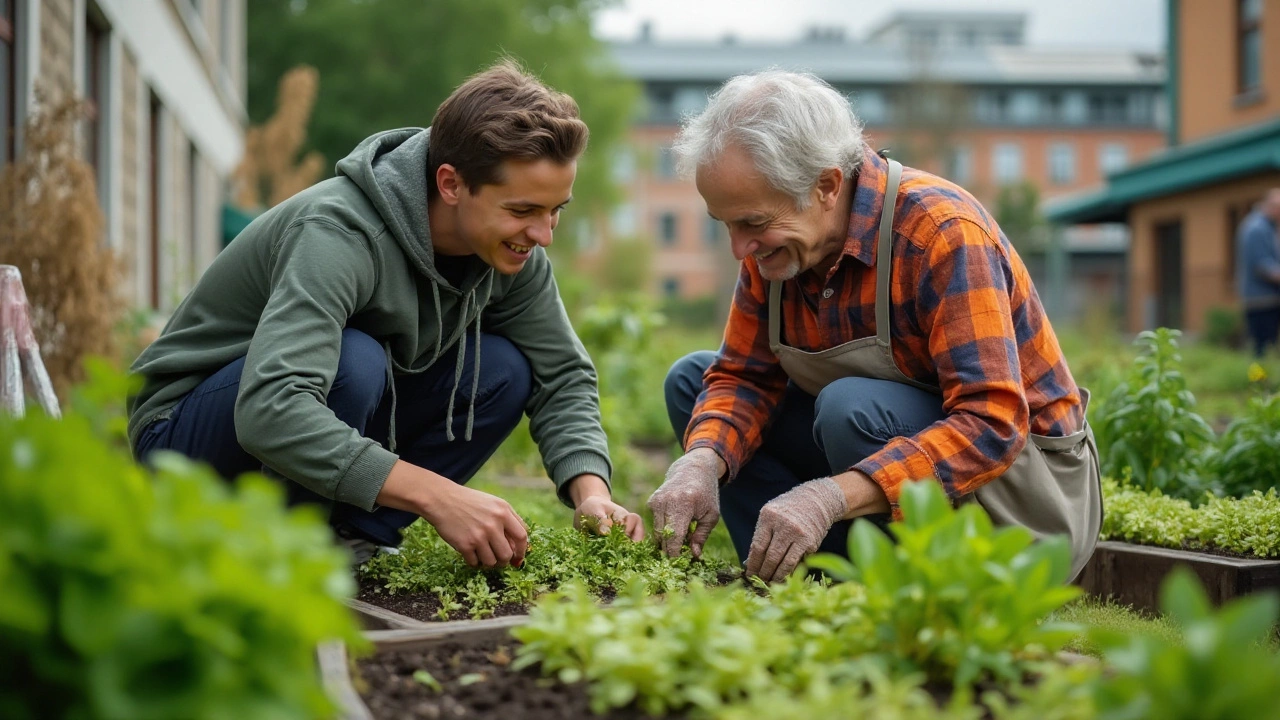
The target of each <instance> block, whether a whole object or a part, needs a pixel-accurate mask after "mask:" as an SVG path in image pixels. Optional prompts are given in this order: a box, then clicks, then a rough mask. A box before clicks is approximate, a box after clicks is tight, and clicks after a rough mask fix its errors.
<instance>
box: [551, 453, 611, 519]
mask: <svg viewBox="0 0 1280 720" xmlns="http://www.w3.org/2000/svg"><path fill="white" fill-rule="evenodd" d="M584 473H591V474H592V475H599V476H600V477H602V478H604V484H605V485H608V486H609V492H610V493H612V492H613V483H612V482H611V476H612V475H613V467H612V466H611V465H610V464H609V458H607V457H605V456H603V455H600V454H599V453H595V452H591V451H588V450H583V451H579V452H575V453H572V454H570V455H566V456H565V457H563V458H561V459H560V461H559V462H557V463H556V464H555V466H554V467H552V468H550V469H549V474H550V475H551V481H552V482H554V483H555V484H556V496H557V497H559V498H560V502H562V503H564V505H565V507H568V508H572V507H573V498H572V497H570V496H569V481H570V480H572V479H574V478H576V477H578V476H579V475H582V474H584Z"/></svg>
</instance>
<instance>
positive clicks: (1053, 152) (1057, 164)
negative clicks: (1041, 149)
mask: <svg viewBox="0 0 1280 720" xmlns="http://www.w3.org/2000/svg"><path fill="white" fill-rule="evenodd" d="M1075 181H1076V146H1075V145H1074V144H1072V143H1069V142H1056V143H1053V144H1052V145H1050V146H1049V182H1052V183H1053V184H1054V185H1070V184H1071V183H1073V182H1075Z"/></svg>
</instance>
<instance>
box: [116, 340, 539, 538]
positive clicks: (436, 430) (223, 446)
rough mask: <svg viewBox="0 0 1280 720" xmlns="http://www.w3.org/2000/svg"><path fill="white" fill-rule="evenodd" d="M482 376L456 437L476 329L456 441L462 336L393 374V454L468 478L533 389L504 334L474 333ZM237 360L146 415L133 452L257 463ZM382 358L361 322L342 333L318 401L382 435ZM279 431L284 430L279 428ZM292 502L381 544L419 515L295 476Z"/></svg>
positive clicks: (230, 473)
mask: <svg viewBox="0 0 1280 720" xmlns="http://www.w3.org/2000/svg"><path fill="white" fill-rule="evenodd" d="M480 343H481V348H480V357H481V358H482V364H481V367H480V383H479V387H478V388H477V390H476V406H475V421H474V422H475V424H474V426H473V428H472V433H471V441H470V442H467V441H465V440H463V430H464V428H465V427H466V422H467V420H466V418H467V409H468V407H469V405H470V402H471V379H472V359H471V358H472V357H473V353H474V352H475V349H474V348H475V339H474V336H473V337H470V338H468V339H467V340H466V344H467V350H466V352H467V357H466V359H465V362H464V363H463V373H462V380H461V382H459V383H458V393H457V399H456V400H455V401H454V414H453V418H452V419H451V420H452V422H453V424H454V425H453V428H454V440H453V442H449V441H448V440H447V439H446V436H445V423H446V421H449V420H450V418H447V417H446V416H445V413H446V410H447V408H448V406H449V393H450V391H451V390H452V389H453V374H454V368H455V363H456V361H457V352H458V351H459V350H458V348H459V347H460V346H461V345H462V343H461V342H460V343H459V345H458V346H455V348H454V350H452V351H450V352H448V353H445V354H444V355H443V356H442V357H441V358H440V359H439V360H437V361H436V362H435V364H433V365H432V366H431V367H430V368H428V369H427V370H425V371H423V372H421V373H418V374H414V375H398V376H396V378H395V383H396V445H397V447H396V452H397V453H398V454H399V455H400V459H402V460H404V461H406V462H409V463H412V464H414V465H417V466H419V467H423V468H426V469H428V470H431V471H433V472H436V473H439V474H440V475H443V476H444V477H447V478H449V479H450V480H453V481H454V482H457V483H461V484H465V483H466V482H467V481H468V480H470V479H471V477H472V476H474V475H475V473H476V471H477V470H479V469H480V466H481V465H483V464H484V463H485V461H486V460H488V459H489V457H490V456H492V455H493V452H494V451H495V450H497V449H498V445H500V444H501V443H502V441H503V440H504V439H505V438H506V437H507V435H509V434H510V433H511V431H512V430H513V429H515V427H516V425H517V424H518V423H519V421H520V417H521V415H522V414H523V412H524V407H525V403H526V402H527V401H528V399H529V393H530V392H531V389H532V375H531V373H530V370H529V361H528V360H526V359H525V357H524V355H523V354H522V353H521V352H520V351H519V350H518V349H516V346H515V345H513V344H511V341H509V340H507V339H506V338H502V337H498V336H496V335H485V334H481V336H480ZM243 370H244V358H240V359H239V360H236V361H235V362H232V363H231V364H229V365H227V366H226V367H224V368H222V369H221V370H219V371H218V372H216V373H214V374H213V375H210V376H209V377H208V378H207V379H206V380H205V381H204V382H202V383H201V384H200V385H199V386H197V387H196V389H195V390H192V391H191V392H190V393H188V394H187V396H186V397H184V398H183V399H182V400H181V401H179V402H178V404H177V405H176V406H175V407H174V409H173V413H172V415H170V416H169V418H168V419H166V420H159V421H156V422H154V423H152V424H151V425H150V426H148V427H147V428H146V429H145V430H143V432H142V435H141V436H140V437H139V438H138V443H137V455H138V458H139V459H140V460H144V461H145V459H146V456H147V455H148V454H150V453H151V452H153V451H155V450H173V451H176V452H179V453H182V454H183V455H186V456H187V457H190V458H192V459H195V460H200V461H203V462H205V463H208V464H209V465H212V466H213V468H214V469H215V470H216V471H217V472H218V474H219V475H221V476H223V477H224V478H227V479H231V478H234V477H235V476H237V475H240V474H241V473H245V472H250V471H257V470H262V469H264V468H263V466H262V462H261V461H259V460H258V459H257V458H255V457H253V456H252V455H250V454H249V453H247V452H245V450H244V449H243V448H241V447H240V444H239V442H238V441H237V440H236V430H235V423H234V420H233V417H234V410H235V402H236V394H237V393H238V391H239V389H240V375H241V373H242V372H243ZM386 378H387V359H386V356H385V355H384V354H383V350H382V347H381V346H380V345H379V344H378V343H377V341H375V340H374V339H373V338H371V337H369V336H368V335H366V334H365V333H363V332H360V331H358V330H352V329H347V330H344V331H343V332H342V351H341V355H340V357H339V360H338V372H337V375H336V376H335V377H334V381H333V385H332V387H331V388H330V389H329V395H328V397H327V398H326V400H325V402H326V404H327V405H328V406H329V409H330V410H332V411H333V413H334V415H336V416H337V417H338V419H339V420H341V421H342V422H344V423H346V424H348V425H350V426H351V427H353V428H355V429H356V431H357V432H359V433H360V434H361V435H363V436H365V437H368V438H371V439H373V440H377V441H378V442H383V443H385V441H386V439H387V431H388V426H389V424H390V420H391V403H390V393H389V392H387V390H388V388H387V379H386ZM281 432H289V430H288V429H287V428H282V429H281ZM286 488H287V493H288V498H289V502H290V504H297V503H303V502H309V503H317V504H321V505H324V506H326V507H329V508H330V515H329V521H330V523H331V524H332V525H333V526H334V528H335V529H336V530H337V531H338V533H339V534H340V535H343V536H346V537H360V538H364V539H368V540H372V541H374V542H377V543H379V544H382V545H398V544H399V543H400V530H402V529H403V528H405V527H407V526H408V525H409V524H410V523H412V522H413V521H414V520H415V519H417V516H416V515H414V514H413V513H410V512H405V511H403V510H395V509H392V508H386V507H379V508H377V509H376V510H375V511H374V512H368V511H366V510H363V509H361V508H358V507H356V506H354V505H348V504H346V503H335V502H333V501H332V500H328V499H325V498H323V497H321V496H319V495H317V494H315V493H313V492H311V491H310V490H307V489H306V488H304V487H302V486H301V485H299V484H297V483H294V482H286Z"/></svg>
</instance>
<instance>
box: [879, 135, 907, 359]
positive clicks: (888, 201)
mask: <svg viewBox="0 0 1280 720" xmlns="http://www.w3.org/2000/svg"><path fill="white" fill-rule="evenodd" d="M901 178H902V163H900V162H898V161H897V160H890V161H889V181H888V182H887V183H886V184H885V188H884V207H882V208H881V209H880V245H879V247H878V248H877V250H876V342H877V343H878V344H880V345H881V346H882V347H889V329H890V328H889V271H890V270H891V269H893V209H894V208H893V206H894V205H897V203H898V181H899V180H900V179H901Z"/></svg>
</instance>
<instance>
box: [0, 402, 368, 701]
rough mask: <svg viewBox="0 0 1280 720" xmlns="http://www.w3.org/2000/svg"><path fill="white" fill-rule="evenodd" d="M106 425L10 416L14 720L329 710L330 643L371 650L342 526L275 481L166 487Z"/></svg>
mask: <svg viewBox="0 0 1280 720" xmlns="http://www.w3.org/2000/svg"><path fill="white" fill-rule="evenodd" d="M92 395H93V393H92V392H89V393H84V394H82V395H81V396H80V397H81V398H88V397H91V396H92ZM102 420H103V418H101V417H95V418H93V422H92V423H91V422H90V419H88V418H86V417H84V416H82V415H80V414H78V413H74V412H73V413H69V414H68V415H67V416H66V418H65V419H63V420H61V421H55V420H52V419H49V418H46V417H43V416H38V415H33V416H29V417H27V418H25V419H22V420H10V419H0V438H3V440H2V441H0V479H2V481H0V667H4V668H6V670H5V673H4V677H3V679H2V680H0V717H5V718H14V719H22V718H44V717H79V718H121V719H128V720H147V719H150V718H175V717H183V718H227V717H271V718H304V717H305V718H313V717H319V716H321V715H323V714H324V713H326V712H327V711H328V702H327V701H326V699H325V696H324V694H323V692H322V690H321V688H320V683H319V677H318V674H317V672H316V665H315V650H316V645H317V643H319V642H320V641H323V640H327V639H343V640H346V641H347V642H348V643H350V644H351V645H352V647H354V648H360V647H362V646H363V644H364V643H363V641H362V640H361V638H360V635H359V631H358V628H357V626H356V623H355V620H354V618H353V617H352V616H351V614H350V613H349V612H348V611H347V610H346V608H345V607H344V606H343V604H342V602H341V599H342V598H343V597H347V596H349V595H350V594H351V592H352V590H353V583H352V580H351V576H350V571H349V569H348V566H347V560H346V557H345V555H344V554H343V553H342V552H341V551H340V550H338V549H337V548H335V547H334V545H333V541H332V536H331V534H330V531H329V529H328V527H327V526H326V524H325V523H324V522H323V521H322V519H321V518H320V517H319V515H318V514H317V513H315V512H313V511H304V510H298V511H286V510H285V508H284V499H283V492H282V490H281V488H280V487H279V486H278V485H277V484H275V483H273V482H271V481H269V480H267V479H266V478H263V477H261V476H247V477H245V478H242V480H241V481H240V482H239V483H238V486H237V487H236V488H234V489H233V488H230V487H229V486H228V485H227V484H226V483H224V482H223V481H222V480H221V479H220V478H218V477H216V476H215V475H214V474H213V473H212V472H211V471H210V470H208V469H206V468H204V467H201V466H196V465H193V464H191V463H189V462H186V461H184V460H182V459H180V458H178V457H176V456H167V457H164V458H160V459H158V465H159V471H158V472H157V473H155V475H154V476H153V475H152V474H151V473H150V472H149V471H147V470H145V469H143V468H141V467H138V466H137V465H135V464H134V463H133V461H132V460H131V459H130V458H129V457H128V456H127V455H126V454H125V452H124V451H123V450H121V449H120V448H119V447H118V446H117V445H116V444H115V443H114V442H113V441H112V440H106V439H104V438H103V437H102V436H101V435H100V434H99V433H100V432H103V431H106V432H110V431H111V428H112V427H114V425H113V424H112V423H110V422H105V423H104V422H102ZM95 427H96V428H97V429H96V430H95Z"/></svg>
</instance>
